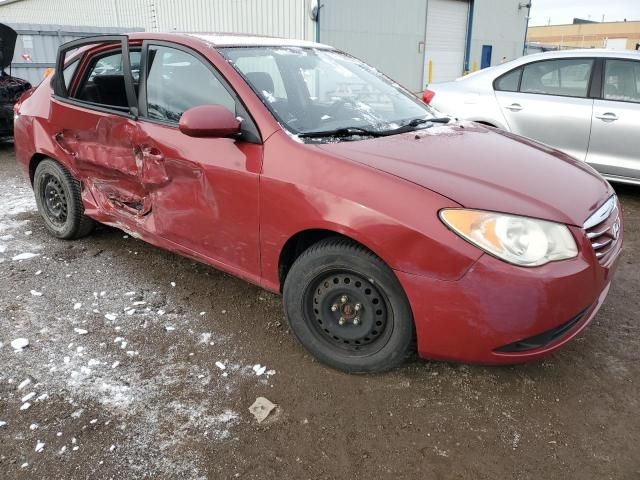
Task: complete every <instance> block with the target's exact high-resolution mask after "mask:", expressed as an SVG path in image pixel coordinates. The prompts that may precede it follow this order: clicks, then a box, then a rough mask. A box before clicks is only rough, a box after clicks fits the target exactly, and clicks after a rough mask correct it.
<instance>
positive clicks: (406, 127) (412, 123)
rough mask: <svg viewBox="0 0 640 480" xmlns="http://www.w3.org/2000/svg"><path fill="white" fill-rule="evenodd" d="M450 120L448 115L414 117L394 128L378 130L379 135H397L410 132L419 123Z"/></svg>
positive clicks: (446, 121) (447, 121)
mask: <svg viewBox="0 0 640 480" xmlns="http://www.w3.org/2000/svg"><path fill="white" fill-rule="evenodd" d="M451 120H452V118H450V117H434V118H414V119H413V120H411V121H410V122H407V123H405V124H404V125H402V126H400V127H398V128H394V129H392V130H385V131H382V132H380V135H397V134H399V133H406V132H411V131H413V129H415V128H416V127H419V126H420V125H424V124H425V123H431V124H434V123H449V122H450V121H451ZM432 126H433V125H428V126H427V127H425V128H430V127H432Z"/></svg>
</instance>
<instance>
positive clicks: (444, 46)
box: [425, 0, 469, 83]
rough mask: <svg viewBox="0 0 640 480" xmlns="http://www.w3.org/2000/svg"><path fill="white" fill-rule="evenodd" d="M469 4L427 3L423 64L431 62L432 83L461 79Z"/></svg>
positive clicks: (441, 0)
mask: <svg viewBox="0 0 640 480" xmlns="http://www.w3.org/2000/svg"><path fill="white" fill-rule="evenodd" d="M468 14H469V3H468V2H467V1H462V0H429V3H428V6H427V35H426V45H425V63H426V65H427V66H428V64H429V60H431V61H432V62H433V67H432V83H437V82H447V81H449V80H453V79H455V78H458V77H459V76H460V75H462V72H463V68H464V52H465V46H466V39H467V17H468Z"/></svg>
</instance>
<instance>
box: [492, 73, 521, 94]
mask: <svg viewBox="0 0 640 480" xmlns="http://www.w3.org/2000/svg"><path fill="white" fill-rule="evenodd" d="M521 75H522V68H516V69H515V70H511V71H510V72H509V73H505V74H504V75H502V76H501V77H498V79H497V80H496V83H495V89H496V90H499V91H501V92H517V91H518V87H519V86H520V76H521Z"/></svg>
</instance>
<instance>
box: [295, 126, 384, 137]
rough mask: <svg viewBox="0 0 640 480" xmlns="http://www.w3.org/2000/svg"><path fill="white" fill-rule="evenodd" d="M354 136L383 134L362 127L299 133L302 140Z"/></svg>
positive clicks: (377, 135)
mask: <svg viewBox="0 0 640 480" xmlns="http://www.w3.org/2000/svg"><path fill="white" fill-rule="evenodd" d="M354 135H366V136H369V137H380V136H382V134H381V133H380V132H375V131H373V130H367V129H366V128H360V127H343V128H336V129H335V130H318V131H315V132H313V131H311V132H300V133H298V137H301V138H310V137H313V138H324V137H341V138H342V137H353V136H354Z"/></svg>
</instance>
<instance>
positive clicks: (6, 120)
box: [0, 23, 31, 139]
mask: <svg viewBox="0 0 640 480" xmlns="http://www.w3.org/2000/svg"><path fill="white" fill-rule="evenodd" d="M16 38H18V34H17V33H16V31H15V30H14V29H13V28H11V27H9V26H7V25H4V24H2V23H0V68H1V69H2V73H1V74H0V139H1V138H6V137H12V136H13V106H14V105H15V103H16V101H17V100H18V98H20V96H21V95H22V94H23V93H24V92H26V91H27V90H29V89H30V88H31V84H30V83H29V82H27V81H26V80H23V79H22V78H16V77H12V76H11V75H9V74H7V72H5V71H4V69H5V68H7V67H10V65H11V60H12V59H13V52H14V50H15V47H16Z"/></svg>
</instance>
